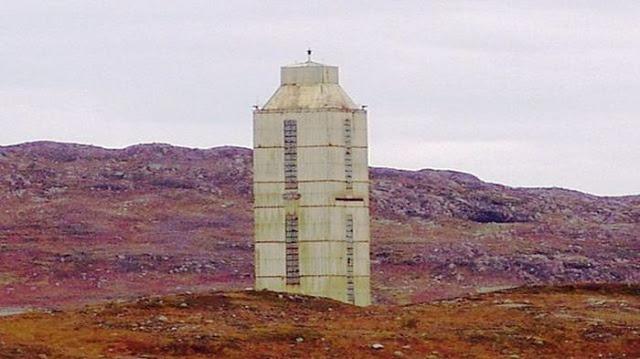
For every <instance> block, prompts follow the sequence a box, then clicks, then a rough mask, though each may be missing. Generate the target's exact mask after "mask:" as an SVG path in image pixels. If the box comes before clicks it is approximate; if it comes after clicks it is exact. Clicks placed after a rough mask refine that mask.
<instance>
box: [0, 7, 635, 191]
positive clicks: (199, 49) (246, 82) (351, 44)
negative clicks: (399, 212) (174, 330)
mask: <svg viewBox="0 0 640 359" xmlns="http://www.w3.org/2000/svg"><path fill="white" fill-rule="evenodd" d="M309 46H310V47H312V48H313V49H315V56H314V57H315V59H316V60H318V61H321V62H326V63H330V64H335V65H339V66H340V69H341V81H342V85H343V86H344V87H345V89H346V90H347V91H348V93H349V94H350V95H351V97H353V98H354V99H355V100H356V102H359V103H363V104H367V105H368V106H369V120H370V141H371V162H372V164H373V165H375V166H390V167H400V168H409V169H418V168H425V167H426V168H443V169H455V170H460V171H465V172H470V173H473V174H475V175H477V176H479V177H480V178H482V179H484V180H489V181H493V182H499V183H504V184H508V185H515V186H561V187H568V188H574V189H579V190H583V191H588V192H591V193H596V194H606V195H613V194H631V193H640V1H636V0H630V1H600V0H598V1H595V0H594V1H587V0H583V1H580V0H576V1H557V0H554V1H539V0H536V1H529V0H527V1H476V0H473V1H424V0H423V1H420V0H418V1H371V0H370V1H361V2H356V1H348V2H347V1H190V0H181V1H173V0H164V1H162V0H154V1H143V0H136V1H131V0H108V1H107V0H103V1H99V0H91V1H89V0H78V1H64V0H58V1H48V0H41V1H31V0H2V1H0V125H1V126H0V129H1V131H0V144H14V143H20V142H25V141H32V140H42V139H48V140H57V141H67V142H79V143H91V144H96V145H101V146H106V147H123V146H127V145H131V144H135V143H141V142H168V143H172V144H176V145H183V146H190V147H203V148H206V147H213V146H218V145H225V144H232V145H240V146H247V147H249V146H251V105H253V104H254V103H256V101H257V102H259V103H264V102H265V100H267V99H268V97H269V96H270V95H271V93H272V92H273V91H274V90H275V89H276V87H277V84H278V76H279V70H278V68H279V66H281V65H284V64H288V63H292V62H295V61H298V60H303V59H304V58H305V56H304V50H306V48H307V47H309Z"/></svg>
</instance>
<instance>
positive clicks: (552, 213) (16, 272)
mask: <svg viewBox="0 0 640 359" xmlns="http://www.w3.org/2000/svg"><path fill="white" fill-rule="evenodd" d="M371 178H372V189H371V194H372V214H373V223H372V230H373V233H372V236H373V238H372V276H373V277H372V284H373V289H374V296H375V300H376V301H377V302H378V303H410V302H420V301H425V300H432V299H438V298H447V297H451V296H457V295H462V294H467V293H476V292H484V291H489V290H493V289H495V288H500V287H509V286H518V285H522V284H529V285H532V284H562V283H577V282H607V283H640V256H638V255H637V253H638V252H639V251H640V197H638V196H628V197H597V196H592V195H587V194H583V193H579V192H575V191H569V190H563V189H555V188H554V189H522V188H510V187H505V186H500V185H496V184H490V183H485V182H482V181H481V180H479V179H477V178H476V177H473V176H471V175H468V174H464V173H458V172H451V171H435V170H421V171H400V170H393V169H386V168H372V169H371ZM251 218H252V216H251V151H250V150H248V149H244V148H236V147H219V148H212V149H207V150H199V149H188V148H180V147H174V146H170V145H162V144H149V145H138V146H132V147H128V148H125V149H103V148H99V147H93V146H84V145H74V144H62V143H53V142H36V143H27V144H21V145H16V146H6V147H0V293H1V294H2V295H0V307H16V306H37V307H51V306H65V305H76V304H78V303H86V302H94V301H100V300H105V299H113V298H120V297H129V296H135V295H143V294H162V293H172V292H182V291H185V290H191V291H201V290H213V289H217V290H220V289H242V288H245V287H248V286H250V285H251V284H252V265H253V263H252V261H253V252H252V245H251V239H252V220H251Z"/></svg>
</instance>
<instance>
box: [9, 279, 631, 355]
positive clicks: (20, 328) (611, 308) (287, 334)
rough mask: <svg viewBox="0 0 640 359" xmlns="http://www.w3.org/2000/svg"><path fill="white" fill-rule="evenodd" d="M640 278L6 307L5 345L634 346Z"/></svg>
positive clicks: (152, 351) (370, 351) (295, 351)
mask: <svg viewBox="0 0 640 359" xmlns="http://www.w3.org/2000/svg"><path fill="white" fill-rule="evenodd" d="M638 356H640V288H638V287H623V286H603V287H598V286H592V287H579V288H572V287H560V288H526V289H518V290H512V291H505V292H497V293H490V294H483V295H478V296H472V297H469V298H464V299H455V300H448V301H441V302H435V303H429V304H415V305H408V306H372V307H367V308H359V307H354V306H350V305H347V304H343V303H339V302H335V301H331V300H327V299H321V298H312V297H305V296H290V295H284V294H276V293H271V292H252V291H249V292H208V293H200V294H182V295H175V296H169V297H144V298H139V299H137V300H134V301H129V302H120V303H107V304H101V305H93V306H89V307H85V308H83V309H81V310H76V311H66V312H50V313H31V314H23V315H19V316H13V317H9V318H0V357H8V358H11V357H29V358H86V357H93V358H97V357H118V358H134V357H135V358H160V357H180V358H183V357H193V358H212V357H225V358H372V357H373V358H377V357H378V358H430V359H436V358H514V359H516V358H541V357H545V358H561V357H567V358H637V357H638Z"/></svg>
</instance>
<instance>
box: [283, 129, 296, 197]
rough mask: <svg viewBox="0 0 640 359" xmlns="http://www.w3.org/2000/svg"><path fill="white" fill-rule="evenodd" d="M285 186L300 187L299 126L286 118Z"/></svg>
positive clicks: (288, 187) (286, 187) (289, 187)
mask: <svg viewBox="0 0 640 359" xmlns="http://www.w3.org/2000/svg"><path fill="white" fill-rule="evenodd" d="M284 188H285V189H298V127H297V124H296V120H284Z"/></svg>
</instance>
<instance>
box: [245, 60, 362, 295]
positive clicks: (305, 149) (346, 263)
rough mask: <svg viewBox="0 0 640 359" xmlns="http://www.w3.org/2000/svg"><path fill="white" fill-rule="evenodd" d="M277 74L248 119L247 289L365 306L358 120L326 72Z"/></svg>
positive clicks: (294, 68)
mask: <svg viewBox="0 0 640 359" xmlns="http://www.w3.org/2000/svg"><path fill="white" fill-rule="evenodd" d="M309 55H310V51H309ZM280 76H281V81H280V88H278V90H277V91H276V93H275V94H274V95H273V96H272V97H271V99H270V100H269V101H268V102H267V104H266V105H264V107H262V108H257V109H256V110H255V111H254V113H253V128H254V142H253V143H254V153H253V155H254V157H253V169H254V172H253V189H254V214H255V274H256V289H269V290H273V291H280V292H291V293H300V294H308V295H314V296H322V297H329V298H333V299H337V300H340V301H343V302H348V303H353V304H356V305H369V304H370V303H371V293H370V287H369V167H368V163H367V162H368V161H367V113H366V111H365V110H364V109H363V108H360V107H358V106H357V105H356V104H355V103H354V102H353V101H352V100H351V99H350V98H349V96H348V95H347V94H346V93H345V92H344V90H342V88H341V87H340V85H339V84H338V68H337V67H336V66H327V65H323V64H319V63H316V62H312V61H311V59H310V58H309V60H308V61H307V62H304V63H301V64H295V65H291V66H285V67H282V68H281V69H280Z"/></svg>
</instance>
